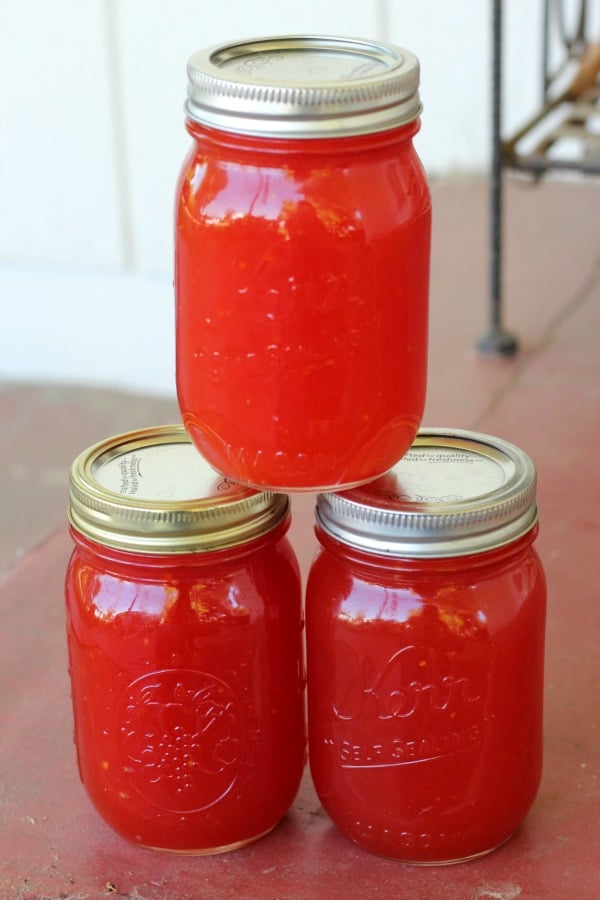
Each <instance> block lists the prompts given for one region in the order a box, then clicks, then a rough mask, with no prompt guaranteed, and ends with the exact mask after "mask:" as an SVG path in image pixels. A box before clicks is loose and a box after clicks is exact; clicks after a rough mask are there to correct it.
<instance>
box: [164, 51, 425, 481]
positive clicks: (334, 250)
mask: <svg viewBox="0 0 600 900" xmlns="http://www.w3.org/2000/svg"><path fill="white" fill-rule="evenodd" d="M188 76H189V88H188V100H187V104H186V115H187V120H186V125H187V129H188V131H189V133H190V135H191V137H192V146H191V149H190V152H189V154H188V156H187V158H186V160H185V162H184V164H183V168H182V170H181V174H180V177H179V182H178V186H177V199H176V227H175V293H176V306H177V326H176V371H177V393H178V398H179V405H180V409H181V413H182V418H183V422H184V424H185V427H186V428H187V430H188V432H189V434H190V436H191V438H192V440H193V441H194V443H195V444H196V446H197V447H198V448H199V450H200V451H201V452H202V454H203V455H204V456H205V458H206V459H207V460H208V461H209V462H210V463H211V465H212V466H213V467H214V468H215V469H216V470H217V471H219V472H221V473H222V474H223V475H225V476H227V477H228V478H231V479H234V480H237V481H242V482H244V483H247V484H251V485H254V486H255V487H258V488H260V489H270V490H278V491H281V490H284V491H300V490H328V489H334V490H340V489H342V488H345V487H349V486H351V485H355V484H359V483H361V482H365V481H367V480H369V479H373V478H375V477H377V476H379V475H382V474H383V473H384V472H385V471H387V470H388V469H389V468H390V467H391V466H392V465H393V464H394V463H395V462H397V460H398V459H399V458H400V457H401V456H402V455H403V454H404V453H405V452H406V450H407V449H408V448H409V446H410V445H411V443H412V441H413V439H414V437H415V434H416V431H417V429H418V427H419V424H420V421H421V417H422V414H423V407H424V402H425V388H426V367H427V320H428V280H429V251H430V218H431V204H430V196H429V190H428V186H427V182H426V178H425V174H424V171H423V168H422V166H421V163H420V161H419V159H418V157H417V154H416V152H415V148H414V146H413V137H414V135H415V134H416V132H417V130H418V128H419V116H420V112H421V103H420V99H419V93H418V85H419V63H418V61H417V59H416V58H415V56H414V55H413V54H412V53H411V52H409V51H408V50H405V49H402V48H400V47H396V46H392V45H388V44H381V43H378V42H375V41H366V40H359V39H346V38H339V37H314V36H292V37H273V38H258V39H255V40H250V41H243V42H230V43H226V44H221V45H219V46H216V47H212V48H209V49H207V50H201V51H199V52H198V53H196V54H195V55H194V56H192V58H191V60H190V62H189V65H188Z"/></svg>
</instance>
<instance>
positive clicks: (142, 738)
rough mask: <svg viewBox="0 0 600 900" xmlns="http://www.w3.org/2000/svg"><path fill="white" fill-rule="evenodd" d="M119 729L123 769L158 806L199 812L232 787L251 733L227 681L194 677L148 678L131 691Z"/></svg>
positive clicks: (170, 672) (186, 672) (167, 673)
mask: <svg viewBox="0 0 600 900" xmlns="http://www.w3.org/2000/svg"><path fill="white" fill-rule="evenodd" d="M119 722H120V735H119V749H120V754H121V761H122V764H123V769H124V771H125V772H126V773H127V775H128V777H129V779H130V781H131V783H132V785H133V787H135V789H136V790H137V791H138V793H140V794H141V795H142V796H143V797H144V798H145V799H146V800H148V801H149V802H150V803H152V804H153V805H154V806H156V807H159V808H160V809H164V810H168V811H172V812H181V813H183V812H186V813H189V812H197V811H199V810H202V809H206V808H207V807H210V806H213V805H214V804H215V803H218V802H219V800H221V799H222V798H223V797H224V796H225V795H226V794H228V793H229V791H230V790H231V788H232V787H233V785H234V783H235V780H236V778H237V776H238V774H239V771H240V768H241V765H242V759H243V745H244V728H243V719H242V715H241V711H240V704H239V701H238V700H237V698H236V696H235V694H234V692H233V691H232V689H231V688H230V687H229V686H228V685H227V684H225V682H224V681H221V680H220V679H218V678H215V677H214V676H212V675H209V674H207V673H205V672H198V671H194V670H191V669H183V670H182V669H163V670H161V671H158V672H152V673H150V674H148V675H143V676H142V677H141V678H138V679H136V680H135V681H133V682H132V683H131V684H130V685H129V687H128V688H127V689H126V690H125V692H124V695H123V698H122V700H121V704H120V710H119Z"/></svg>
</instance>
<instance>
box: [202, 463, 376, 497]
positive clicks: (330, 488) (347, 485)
mask: <svg viewBox="0 0 600 900" xmlns="http://www.w3.org/2000/svg"><path fill="white" fill-rule="evenodd" d="M215 471H218V470H215ZM386 472H387V469H386V470H385V471H384V472H379V473H376V474H375V475H369V476H368V477H367V478H360V479H359V480H358V481H348V482H343V483H342V484H323V485H320V484H314V485H313V484H310V485H307V486H306V487H303V486H301V485H300V486H298V485H292V486H290V485H282V484H280V485H272V484H257V483H256V482H254V481H240V482H239V484H243V485H245V486H246V487H249V488H253V490H255V491H266V492H267V493H270V494H331V493H335V494H337V493H339V492H340V491H350V490H352V488H357V487H361V486H362V485H363V484H369V483H370V482H371V481H376V480H377V478H381V477H382V475H385V473H386ZM219 475H223V473H222V472H219ZM223 478H228V479H230V480H231V481H237V479H235V478H230V476H229V475H223Z"/></svg>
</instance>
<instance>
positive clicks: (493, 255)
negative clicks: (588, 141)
mask: <svg viewBox="0 0 600 900" xmlns="http://www.w3.org/2000/svg"><path fill="white" fill-rule="evenodd" d="M501 113H502V0H493V3H492V163H491V173H490V189H491V190H490V285H489V287H490V310H489V327H488V330H487V331H486V332H485V334H483V335H482V336H481V337H480V338H479V340H478V342H477V347H478V349H479V350H480V352H481V353H483V354H484V355H486V356H512V355H513V354H514V353H516V351H517V349H518V342H517V339H516V337H515V336H514V335H512V334H510V333H509V332H508V331H506V330H505V329H504V328H503V326H502V213H503V205H502V201H503V191H502V145H501V141H502V130H501V129H502V123H501Z"/></svg>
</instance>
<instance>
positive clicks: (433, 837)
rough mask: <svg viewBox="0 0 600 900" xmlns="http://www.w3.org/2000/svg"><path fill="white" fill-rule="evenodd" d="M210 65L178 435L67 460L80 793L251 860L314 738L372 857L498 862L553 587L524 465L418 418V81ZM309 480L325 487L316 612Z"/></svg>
mask: <svg viewBox="0 0 600 900" xmlns="http://www.w3.org/2000/svg"><path fill="white" fill-rule="evenodd" d="M188 76H189V85H188V100H187V104H186V113H187V128H188V131H189V132H190V135H191V137H192V146H191V149H190V152H189V155H188V157H187V159H186V160H185V163H184V165H183V168H182V171H181V175H180V178H179V183H178V187H177V212H176V233H175V293H176V305H177V325H176V331H177V347H176V350H177V352H176V359H177V393H178V400H179V406H180V410H181V416H182V421H183V425H177V426H173V427H161V428H148V429H146V430H143V431H137V432H131V433H129V434H124V435H119V436H117V437H113V438H109V439H107V440H105V441H103V442H101V443H99V444H96V445H94V446H93V447H91V448H89V449H88V450H86V451H85V452H83V453H82V454H81V455H80V456H79V457H78V458H77V459H76V460H75V462H74V463H73V466H72V469H71V493H70V507H69V518H70V522H71V533H72V536H73V539H74V541H75V550H74V553H73V556H72V558H71V562H70V565H69V570H68V573H67V589H66V594H67V631H68V644H69V657H70V674H71V684H72V697H73V707H74V719H75V739H76V746H77V754H78V762H79V771H80V775H81V778H82V781H83V783H84V785H85V787H86V790H87V791H88V794H89V796H90V797H91V799H92V801H93V803H94V804H95V806H96V808H97V809H98V811H99V812H100V814H101V815H102V816H103V817H104V819H105V820H106V821H107V822H108V823H109V824H110V825H111V826H112V827H113V828H114V829H116V830H117V831H118V832H119V833H120V834H121V835H123V836H124V837H125V838H127V839H129V840H131V841H133V842H135V843H137V844H140V845H143V846H146V847H152V848H155V849H161V850H167V851H172V852H178V853H195V854H203V853H216V852H221V851H225V850H231V849H233V848H236V847H240V846H242V845H244V844H247V843H249V842H250V841H253V840H256V839H257V838H259V837H261V836H263V835H265V834H266V833H267V832H269V831H270V830H271V829H272V828H274V827H275V825H276V824H277V823H278V822H279V821H280V819H281V818H282V816H283V815H284V814H285V812H286V810H287V809H288V808H289V807H290V805H291V804H292V802H293V799H294V797H295V795H296V792H297V790H298V787H299V784H300V780H301V777H302V772H303V769H304V766H305V761H306V734H307V728H306V718H307V720H308V745H309V754H308V755H309V761H310V768H311V772H312V777H313V780H314V784H315V787H316V790H317V793H318V795H319V797H320V799H321V802H322V804H323V806H324V808H325V810H326V812H327V813H328V814H329V816H330V817H331V819H332V820H333V822H334V823H335V824H336V825H337V826H338V827H339V828H340V829H341V831H342V832H344V833H345V834H346V835H347V836H348V837H350V838H351V839H352V840H354V841H355V842H356V843H358V844H359V845H360V846H362V847H363V848H365V849H367V850H370V851H372V852H374V853H377V854H380V855H384V856H386V857H390V858H395V859H400V860H403V861H406V862H413V863H421V864H435V863H448V862H458V861H460V860H464V859H469V858H473V857H475V856H478V855H481V854H484V853H487V852H489V851H490V850H492V849H494V848H495V847H497V846H499V845H500V844H502V843H503V842H504V841H505V840H506V839H507V838H508V837H510V835H511V834H512V833H513V832H514V831H515V829H516V828H517V827H518V825H519V824H520V822H521V821H522V819H523V818H524V816H525V815H526V813H527V811H528V809H529V808H530V806H531V804H532V802H533V800H534V797H535V794H536V791H537V789H538V785H539V779H540V772H541V758H542V749H541V738H542V687H543V655H544V617H545V583H544V576H543V572H542V568H541V564H540V562H539V559H538V557H537V555H536V553H535V551H534V549H533V541H534V538H535V536H536V533H537V506H536V496H535V470H534V467H533V464H532V462H531V460H530V459H529V457H528V456H527V455H526V454H525V453H524V452H523V451H521V450H520V449H519V448H517V447H515V446H514V445H513V444H510V443H508V442H506V441H503V440H500V439H498V438H494V437H490V436H487V435H481V434H475V433H472V432H467V431H461V430H457V429H454V428H421V419H422V415H423V409H424V404H425V391H426V369H427V312H428V276H429V250H430V220H431V203H430V196H429V191H428V187H427V182H426V178H425V175H424V172H423V169H422V166H421V164H420V162H419V160H418V157H417V155H416V153H415V150H414V147H413V143H412V138H413V136H414V135H415V133H416V132H417V129H418V127H419V116H420V112H421V103H420V99H419V92H418V86H419V64H418V61H417V59H416V58H415V56H414V55H413V54H412V53H410V52H409V51H407V50H404V49H402V48H400V47H396V46H392V45H389V44H381V43H376V42H373V41H366V40H359V39H347V38H335V37H322V36H310V35H306V36H292V37H273V38H261V39H255V40H249V41H245V42H232V43H229V44H223V45H220V46H218V47H213V48H210V49H208V50H205V51H201V52H199V53H197V54H195V55H194V56H193V57H192V59H191V60H190V62H189V65H188ZM296 491H311V492H314V493H315V494H316V514H315V523H316V524H315V527H316V534H317V538H318V541H319V550H318V552H317V554H316V556H315V559H314V561H313V564H312V567H311V570H310V573H309V576H308V581H307V586H306V604H305V611H304V604H303V602H302V600H303V598H302V587H301V579H300V573H299V568H298V564H297V561H296V558H295V555H294V550H293V548H292V546H291V544H290V542H289V541H288V539H287V537H286V532H287V530H288V527H289V522H290V498H289V495H290V494H291V493H293V492H296ZM304 616H306V634H304ZM304 645H306V648H305V646H304ZM305 649H306V657H307V663H308V666H307V672H306V677H305V666H304V658H305ZM305 684H307V688H308V689H307V697H308V706H307V716H306V714H305V696H304V695H305Z"/></svg>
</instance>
